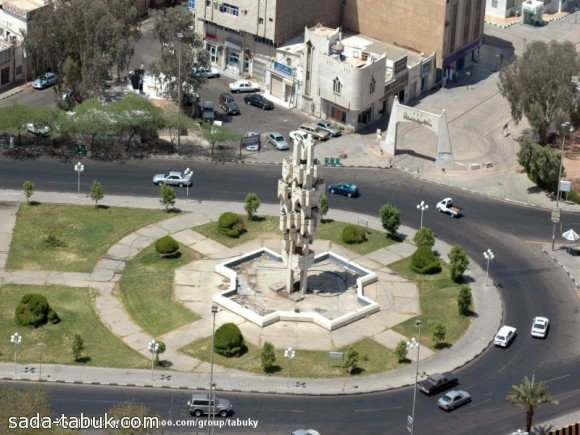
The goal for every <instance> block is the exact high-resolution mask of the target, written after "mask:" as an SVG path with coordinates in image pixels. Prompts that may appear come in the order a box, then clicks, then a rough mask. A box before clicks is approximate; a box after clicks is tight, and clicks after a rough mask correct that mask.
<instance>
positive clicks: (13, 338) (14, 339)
mask: <svg viewBox="0 0 580 435" xmlns="http://www.w3.org/2000/svg"><path fill="white" fill-rule="evenodd" d="M10 342H11V343H13V344H14V373H16V354H17V353H18V345H19V344H20V343H22V335H20V334H19V333H18V332H15V333H14V334H12V336H11V337H10Z"/></svg>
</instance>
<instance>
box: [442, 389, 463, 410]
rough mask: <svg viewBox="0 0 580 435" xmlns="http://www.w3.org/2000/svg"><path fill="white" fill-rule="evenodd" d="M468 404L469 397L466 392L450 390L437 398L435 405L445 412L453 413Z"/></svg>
mask: <svg viewBox="0 0 580 435" xmlns="http://www.w3.org/2000/svg"><path fill="white" fill-rule="evenodd" d="M469 402H471V395H470V394H469V393H468V392H467V391H463V390H451V391H448V392H447V393H446V394H444V395H443V396H441V397H440V398H439V400H438V401H437V405H439V408H441V409H444V410H445V411H453V410H454V409H455V408H459V407H460V406H461V405H465V404H466V403H469Z"/></svg>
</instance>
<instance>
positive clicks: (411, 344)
mask: <svg viewBox="0 0 580 435" xmlns="http://www.w3.org/2000/svg"><path fill="white" fill-rule="evenodd" d="M422 324H423V322H422V321H421V320H418V319H417V320H415V326H416V327H417V328H419V339H418V340H415V338H414V337H413V338H412V339H411V340H410V341H407V350H414V349H417V361H416V364H415V384H414V385H413V408H412V410H411V416H410V418H407V429H408V430H409V432H411V435H413V432H414V430H415V402H416V400H417V380H418V378H419V349H420V348H421V344H420V342H421V325H422Z"/></svg>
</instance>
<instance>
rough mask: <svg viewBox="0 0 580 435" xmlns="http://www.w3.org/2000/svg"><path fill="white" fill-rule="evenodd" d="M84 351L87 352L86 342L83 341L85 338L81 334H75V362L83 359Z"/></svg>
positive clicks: (73, 347)
mask: <svg viewBox="0 0 580 435" xmlns="http://www.w3.org/2000/svg"><path fill="white" fill-rule="evenodd" d="M83 350H85V341H84V340H83V337H81V335H80V334H75V336H74V338H73V343H72V354H73V357H74V359H75V361H78V360H79V359H81V356H82V355H83Z"/></svg>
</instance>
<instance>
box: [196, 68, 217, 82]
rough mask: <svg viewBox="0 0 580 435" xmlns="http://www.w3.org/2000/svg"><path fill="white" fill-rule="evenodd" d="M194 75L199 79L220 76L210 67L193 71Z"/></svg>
mask: <svg viewBox="0 0 580 435" xmlns="http://www.w3.org/2000/svg"><path fill="white" fill-rule="evenodd" d="M195 73H196V74H198V75H199V76H200V77H205V78H208V79H211V78H214V77H219V76H220V72H219V71H218V70H217V69H215V68H212V67H209V68H199V69H197V70H195Z"/></svg>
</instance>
